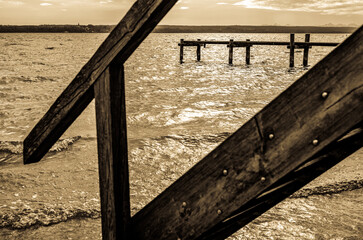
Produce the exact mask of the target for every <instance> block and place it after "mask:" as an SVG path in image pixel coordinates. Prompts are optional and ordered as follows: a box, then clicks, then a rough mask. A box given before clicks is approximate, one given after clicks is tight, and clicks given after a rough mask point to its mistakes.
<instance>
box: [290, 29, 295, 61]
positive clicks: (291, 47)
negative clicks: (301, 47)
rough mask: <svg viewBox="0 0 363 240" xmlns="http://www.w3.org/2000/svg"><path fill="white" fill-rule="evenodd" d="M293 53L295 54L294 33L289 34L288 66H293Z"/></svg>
mask: <svg viewBox="0 0 363 240" xmlns="http://www.w3.org/2000/svg"><path fill="white" fill-rule="evenodd" d="M294 54H295V34H294V33H291V34H290V67H291V68H292V67H294Z"/></svg>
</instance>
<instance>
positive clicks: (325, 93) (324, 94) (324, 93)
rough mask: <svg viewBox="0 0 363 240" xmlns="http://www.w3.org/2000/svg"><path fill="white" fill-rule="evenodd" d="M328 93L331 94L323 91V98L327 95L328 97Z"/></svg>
mask: <svg viewBox="0 0 363 240" xmlns="http://www.w3.org/2000/svg"><path fill="white" fill-rule="evenodd" d="M328 95H329V94H328V93H327V92H323V93H322V94H321V97H322V98H327V97H328Z"/></svg>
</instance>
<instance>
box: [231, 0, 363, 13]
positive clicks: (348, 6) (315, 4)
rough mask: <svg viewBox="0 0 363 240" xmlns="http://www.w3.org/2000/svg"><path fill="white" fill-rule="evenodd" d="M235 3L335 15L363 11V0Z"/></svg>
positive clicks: (250, 0) (262, 0) (249, 6)
mask: <svg viewBox="0 0 363 240" xmlns="http://www.w3.org/2000/svg"><path fill="white" fill-rule="evenodd" d="M233 5H235V6H244V7H245V8H255V9H268V10H279V11H303V12H317V13H321V14H334V15H349V14H362V13H363V1H362V0H296V1H291V0H280V1H276V0H243V1H238V2H235V3H234V4H233Z"/></svg>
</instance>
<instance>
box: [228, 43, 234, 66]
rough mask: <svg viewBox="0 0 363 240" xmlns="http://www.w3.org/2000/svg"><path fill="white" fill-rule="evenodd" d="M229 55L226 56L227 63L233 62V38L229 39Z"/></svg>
mask: <svg viewBox="0 0 363 240" xmlns="http://www.w3.org/2000/svg"><path fill="white" fill-rule="evenodd" d="M228 46H229V56H228V64H229V65H232V64H233V39H231V40H229V45H228Z"/></svg>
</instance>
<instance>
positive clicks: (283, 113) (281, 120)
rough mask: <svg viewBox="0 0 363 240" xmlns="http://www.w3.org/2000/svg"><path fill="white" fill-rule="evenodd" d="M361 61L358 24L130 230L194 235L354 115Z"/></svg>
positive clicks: (356, 118)
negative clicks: (334, 47)
mask: <svg viewBox="0 0 363 240" xmlns="http://www.w3.org/2000/svg"><path fill="white" fill-rule="evenodd" d="M337 59H339V61H337ZM362 62H363V31H362V27H361V28H359V29H358V30H357V31H356V32H355V33H353V34H352V35H351V36H350V37H349V38H348V39H347V40H346V41H344V42H343V43H342V44H341V45H339V46H338V47H337V48H336V49H335V50H333V51H332V52H331V53H330V54H329V55H328V56H327V57H325V58H324V59H323V60H321V61H320V62H319V63H318V64H316V65H315V66H314V67H313V68H312V69H310V70H309V71H308V72H307V73H306V74H304V75H303V76H302V77H301V78H300V79H299V80H298V81H296V82H295V83H294V84H292V85H291V86H290V87H289V88H288V89H287V90H286V91H284V92H283V93H282V94H280V95H279V96H278V97H277V98H276V99H274V100H273V101H272V102H271V103H270V104H268V105H267V106H266V107H265V108H264V109H263V110H261V111H260V112H259V113H258V114H256V116H255V117H253V118H252V119H251V120H249V121H248V122H247V123H246V124H244V125H243V126H242V127H241V128H240V129H238V130H237V131H236V132H235V133H234V134H233V135H231V136H230V137H229V138H228V139H227V140H226V141H224V142H223V143H222V144H221V145H219V146H218V147H217V148H216V149H214V150H213V151H212V152H211V153H210V154H208V155H207V156H206V157H205V158H204V159H203V160H202V161H200V162H199V163H197V164H196V165H195V166H194V167H193V168H191V169H190V170H189V171H188V172H187V173H186V174H184V175H183V176H182V177H181V178H180V179H178V180H177V181H176V182H175V183H174V184H172V185H171V186H170V187H169V188H168V189H166V190H165V191H164V192H163V193H162V194H160V195H159V196H158V197H157V198H156V199H154V200H153V201H152V202H151V203H149V204H148V205H147V206H146V207H145V208H143V209H142V210H141V211H140V212H138V213H137V214H136V215H135V216H133V217H132V219H131V221H132V227H133V231H132V232H133V235H134V236H135V238H136V239H173V240H174V239H177V238H180V239H183V240H186V239H196V238H198V237H200V236H201V235H202V234H203V233H204V232H206V231H208V230H210V229H211V228H212V227H213V226H215V225H217V224H218V223H220V222H222V221H223V220H225V219H226V218H228V217H229V216H231V214H232V213H234V212H235V211H237V210H238V209H239V208H240V207H241V206H243V205H244V204H246V203H247V202H249V201H250V200H252V199H253V198H255V197H256V196H258V195H260V194H261V193H263V192H264V191H265V190H266V189H268V188H269V187H270V186H271V185H272V184H274V183H275V182H277V181H278V180H279V179H281V178H282V177H284V176H286V175H287V174H288V173H290V172H291V171H294V170H295V169H297V168H298V167H299V166H301V165H302V164H303V163H304V162H306V161H307V160H308V159H310V158H312V157H313V156H314V155H315V154H317V153H318V152H320V151H321V150H322V149H324V148H325V147H327V146H328V145H329V144H331V143H332V142H334V141H336V140H337V139H339V138H340V137H341V136H343V135H344V134H345V133H346V132H347V131H348V130H349V129H351V128H352V127H354V126H356V125H357V124H358V123H360V122H361V121H362V119H363V104H362V102H363V66H362Z"/></svg>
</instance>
